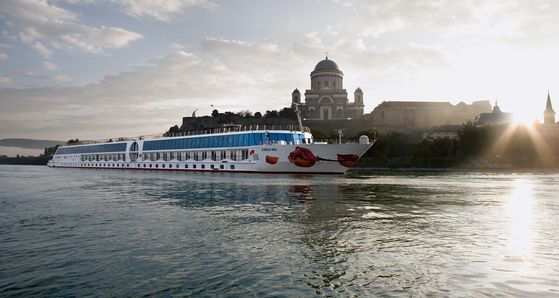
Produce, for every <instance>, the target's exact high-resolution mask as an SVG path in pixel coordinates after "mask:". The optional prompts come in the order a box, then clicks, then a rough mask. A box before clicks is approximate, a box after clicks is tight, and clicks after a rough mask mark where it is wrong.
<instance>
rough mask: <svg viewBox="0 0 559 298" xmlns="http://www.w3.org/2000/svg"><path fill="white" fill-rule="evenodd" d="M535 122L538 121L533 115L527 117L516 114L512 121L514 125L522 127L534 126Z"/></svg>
mask: <svg viewBox="0 0 559 298" xmlns="http://www.w3.org/2000/svg"><path fill="white" fill-rule="evenodd" d="M535 121H536V119H535V118H534V117H532V116H531V115H526V114H524V113H514V116H513V119H512V122H513V124H515V125H521V126H532V124H534V122H535Z"/></svg>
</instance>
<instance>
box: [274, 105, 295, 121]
mask: <svg viewBox="0 0 559 298" xmlns="http://www.w3.org/2000/svg"><path fill="white" fill-rule="evenodd" d="M278 115H279V116H280V117H281V118H288V119H297V113H296V112H295V111H294V110H293V109H292V108H283V109H281V110H280V111H279V113H278Z"/></svg>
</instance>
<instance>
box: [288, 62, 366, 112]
mask: <svg viewBox="0 0 559 298" xmlns="http://www.w3.org/2000/svg"><path fill="white" fill-rule="evenodd" d="M291 106H292V107H293V108H294V107H295V106H298V108H299V110H300V111H301V112H302V114H303V115H304V117H305V119H308V120H333V119H336V120H337V119H356V118H360V117H362V116H363V108H364V105H363V91H362V90H361V88H357V89H356V90H355V92H354V102H349V100H348V98H347V91H346V89H344V73H343V72H342V71H341V70H340V69H339V68H338V65H337V64H336V62H334V61H333V60H330V59H328V56H326V58H325V59H324V60H322V61H320V62H318V64H316V66H315V68H314V70H313V71H312V72H311V88H310V89H307V90H305V102H304V103H302V102H301V92H300V91H299V90H298V89H295V90H294V91H293V93H292V94H291Z"/></svg>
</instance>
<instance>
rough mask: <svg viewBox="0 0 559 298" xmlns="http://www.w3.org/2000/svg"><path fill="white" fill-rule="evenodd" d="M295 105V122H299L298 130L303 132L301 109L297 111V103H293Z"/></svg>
mask: <svg viewBox="0 0 559 298" xmlns="http://www.w3.org/2000/svg"><path fill="white" fill-rule="evenodd" d="M293 106H295V113H296V114H297V122H298V123H299V131H301V132H304V130H303V120H301V111H299V104H298V103H293Z"/></svg>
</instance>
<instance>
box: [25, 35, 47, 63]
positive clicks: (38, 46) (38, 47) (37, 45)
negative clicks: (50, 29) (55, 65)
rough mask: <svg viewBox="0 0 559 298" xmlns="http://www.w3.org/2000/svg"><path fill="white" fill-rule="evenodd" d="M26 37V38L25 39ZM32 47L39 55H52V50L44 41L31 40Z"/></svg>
mask: <svg viewBox="0 0 559 298" xmlns="http://www.w3.org/2000/svg"><path fill="white" fill-rule="evenodd" d="M25 39H26V38H24V40H25ZM30 44H31V47H32V48H33V49H34V50H35V51H36V52H37V53H39V55H41V56H43V57H44V58H49V57H50V56H51V55H52V51H51V50H49V49H48V48H47V47H46V46H45V45H44V44H43V43H42V42H40V41H36V42H30Z"/></svg>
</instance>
